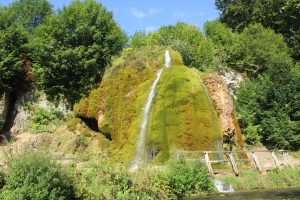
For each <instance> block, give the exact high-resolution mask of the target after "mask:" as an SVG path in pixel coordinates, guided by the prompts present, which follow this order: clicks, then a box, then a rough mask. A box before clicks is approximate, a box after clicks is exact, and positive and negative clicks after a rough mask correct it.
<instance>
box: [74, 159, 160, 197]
mask: <svg viewBox="0 0 300 200" xmlns="http://www.w3.org/2000/svg"><path fill="white" fill-rule="evenodd" d="M127 170H128V169H127V168H124V167H123V166H119V165H116V166H114V167H112V166H111V165H110V164H109V163H107V162H100V163H97V164H92V165H91V166H90V169H88V170H83V171H82V172H80V174H78V175H77V176H78V177H77V179H76V180H77V182H76V193H77V194H76V195H77V197H79V198H82V199H120V200H121V199H157V198H155V194H154V192H153V191H151V188H148V189H147V188H146V186H143V185H142V184H141V185H139V184H137V183H135V182H134V178H133V177H134V176H135V175H134V174H129V173H128V171H127Z"/></svg>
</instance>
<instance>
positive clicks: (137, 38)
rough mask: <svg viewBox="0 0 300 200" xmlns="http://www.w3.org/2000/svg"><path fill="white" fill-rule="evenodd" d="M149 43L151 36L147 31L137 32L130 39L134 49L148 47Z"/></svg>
mask: <svg viewBox="0 0 300 200" xmlns="http://www.w3.org/2000/svg"><path fill="white" fill-rule="evenodd" d="M148 43H149V34H147V33H146V32H145V31H137V32H135V33H134V35H133V36H132V37H131V38H130V46H131V47H132V48H139V47H143V46H147V45H148Z"/></svg>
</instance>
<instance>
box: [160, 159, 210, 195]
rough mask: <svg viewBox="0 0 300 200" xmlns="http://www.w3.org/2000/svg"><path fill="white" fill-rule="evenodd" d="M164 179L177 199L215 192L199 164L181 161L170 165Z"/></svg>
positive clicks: (205, 170) (205, 169) (204, 170)
mask: <svg viewBox="0 0 300 200" xmlns="http://www.w3.org/2000/svg"><path fill="white" fill-rule="evenodd" d="M164 178H165V180H166V183H167V184H168V186H169V187H170V190H171V192H172V193H174V194H175V195H176V196H177V197H178V198H182V197H185V196H191V195H197V194H203V193H212V192H214V191H215V189H214V185H213V182H212V180H211V178H210V177H209V175H208V172H207V168H206V167H205V166H204V165H202V164H199V163H197V164H189V163H187V162H186V161H185V160H183V159H180V160H178V161H176V162H173V163H170V164H169V166H168V168H167V171H166V174H165V177H164Z"/></svg>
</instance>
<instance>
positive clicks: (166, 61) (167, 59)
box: [165, 50, 171, 68]
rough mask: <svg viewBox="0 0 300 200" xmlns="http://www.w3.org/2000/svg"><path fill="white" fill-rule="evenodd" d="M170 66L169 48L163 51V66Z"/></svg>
mask: <svg viewBox="0 0 300 200" xmlns="http://www.w3.org/2000/svg"><path fill="white" fill-rule="evenodd" d="M170 66H171V56H170V52H169V50H167V51H166V53H165V67H166V68H168V67H170Z"/></svg>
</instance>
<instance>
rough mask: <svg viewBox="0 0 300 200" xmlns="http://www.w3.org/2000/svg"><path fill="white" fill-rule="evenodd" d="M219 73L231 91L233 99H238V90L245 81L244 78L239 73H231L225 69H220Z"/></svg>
mask: <svg viewBox="0 0 300 200" xmlns="http://www.w3.org/2000/svg"><path fill="white" fill-rule="evenodd" d="M218 73H219V75H220V77H221V78H222V79H223V81H224V82H225V83H226V85H227V87H228V90H229V94H230V95H231V96H232V97H233V98H236V92H237V88H238V87H239V85H240V84H241V83H242V82H243V81H244V78H243V76H242V75H241V74H239V73H238V72H234V71H230V70H228V69H225V68H221V69H219V71H218Z"/></svg>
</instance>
